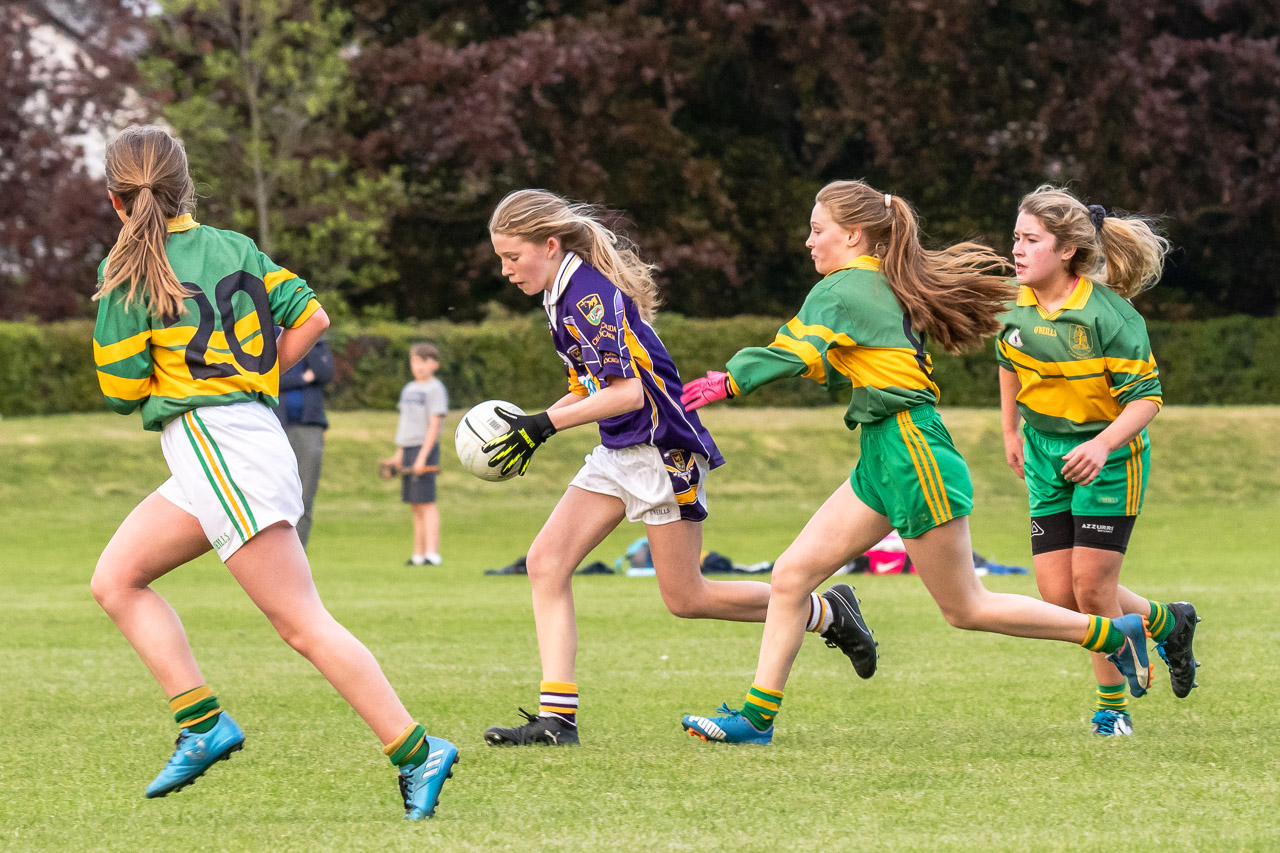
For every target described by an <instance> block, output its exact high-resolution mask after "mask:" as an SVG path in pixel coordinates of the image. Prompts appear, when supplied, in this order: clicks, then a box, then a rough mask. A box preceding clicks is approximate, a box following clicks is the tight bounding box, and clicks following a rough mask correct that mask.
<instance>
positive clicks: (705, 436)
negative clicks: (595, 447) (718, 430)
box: [543, 252, 724, 468]
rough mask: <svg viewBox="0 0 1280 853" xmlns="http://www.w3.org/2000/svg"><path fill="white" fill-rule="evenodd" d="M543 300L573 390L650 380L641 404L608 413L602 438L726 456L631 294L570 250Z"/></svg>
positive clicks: (617, 444) (719, 460) (616, 444)
mask: <svg viewBox="0 0 1280 853" xmlns="http://www.w3.org/2000/svg"><path fill="white" fill-rule="evenodd" d="M543 307H545V308H546V309H547V319H548V321H549V322H550V324H551V340H552V341H553V342H554V344H555V348H556V352H557V353H559V355H560V359H561V360H562V361H563V362H564V366H565V372H566V373H567V374H568V377H569V390H570V391H571V392H572V393H574V394H578V395H581V396H584V397H585V396H587V395H588V394H594V393H595V392H597V391H599V390H600V389H601V388H602V387H604V385H605V380H606V379H608V378H609V377H618V378H620V379H632V378H639V379H640V382H641V384H642V385H643V386H644V405H642V406H641V407H640V408H639V409H638V410H636V411H634V412H627V413H626V414H622V415H615V416H614V417H611V418H605V419H604V420H602V421H600V443H601V444H603V445H604V446H605V447H610V448H614V449H620V448H623V447H632V446H634V445H637V444H651V445H653V446H654V447H656V448H658V449H659V450H661V451H664V452H667V451H678V450H683V451H686V452H689V453H697V454H700V455H702V456H705V457H706V458H707V460H708V462H709V464H710V466H711V467H712V468H716V467H718V466H720V465H722V464H724V457H722V456H721V455H720V451H719V450H718V449H717V448H716V445H715V442H714V441H712V440H711V434H710V433H709V432H707V430H706V428H705V427H703V425H702V422H701V421H700V420H698V416H697V414H695V413H693V412H686V411H685V410H684V407H683V406H681V405H680V391H681V389H682V387H683V383H682V382H681V381H680V374H679V373H677V372H676V366H675V363H674V362H672V360H671V356H670V355H668V354H667V348H666V347H665V346H663V345H662V341H661V340H659V339H658V333H657V332H655V331H654V329H653V327H652V326H650V325H649V324H648V323H647V322H645V321H644V319H642V318H641V316H640V311H639V309H637V308H636V304H635V302H633V301H632V300H631V297H629V296H627V295H626V294H625V293H623V292H622V291H621V290H619V289H618V288H617V286H616V285H614V284H613V282H611V281H609V279H607V278H605V277H604V276H603V275H602V274H601V273H600V271H599V270H597V269H596V268H595V267H593V266H591V265H590V264H588V263H587V262H586V261H584V260H582V258H580V257H578V256H577V255H576V254H574V253H573V252H570V253H568V254H567V255H565V259H564V262H563V263H561V264H560V270H559V271H558V272H557V273H556V278H555V282H554V283H553V284H552V287H551V289H550V290H549V291H547V293H546V294H545V296H544V297H543Z"/></svg>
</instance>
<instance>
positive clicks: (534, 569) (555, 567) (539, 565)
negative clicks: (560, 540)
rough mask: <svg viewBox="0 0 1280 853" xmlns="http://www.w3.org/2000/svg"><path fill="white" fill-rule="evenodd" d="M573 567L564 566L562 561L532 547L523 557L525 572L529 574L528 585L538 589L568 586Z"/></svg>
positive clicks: (553, 555) (543, 550)
mask: <svg viewBox="0 0 1280 853" xmlns="http://www.w3.org/2000/svg"><path fill="white" fill-rule="evenodd" d="M574 568H575V567H574V566H566V565H564V560H563V559H561V558H559V557H558V556H557V555H556V554H554V553H552V552H550V551H548V550H547V549H543V548H538V547H533V548H530V549H529V555H528V556H527V557H525V571H527V572H528V573H529V583H530V584H532V585H534V586H536V587H539V588H546V587H548V586H566V587H567V586H568V585H569V583H570V580H569V579H570V578H571V577H572V575H573V570H574Z"/></svg>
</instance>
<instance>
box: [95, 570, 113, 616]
mask: <svg viewBox="0 0 1280 853" xmlns="http://www.w3.org/2000/svg"><path fill="white" fill-rule="evenodd" d="M115 589H116V588H115V586H114V585H113V584H112V583H111V581H110V580H108V579H107V574H106V572H104V571H102V567H101V566H100V565H99V566H98V568H96V569H95V570H94V572H93V577H91V578H89V592H91V593H92V594H93V600H94V601H96V602H98V606H99V607H101V608H102V609H103V610H107V609H109V607H108V605H109V604H110V603H111V599H112V597H113V596H114V594H115Z"/></svg>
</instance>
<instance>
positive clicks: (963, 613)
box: [938, 600, 982, 631]
mask: <svg viewBox="0 0 1280 853" xmlns="http://www.w3.org/2000/svg"><path fill="white" fill-rule="evenodd" d="M938 606H939V607H940V608H941V609H942V618H944V619H946V620H947V624H948V625H950V626H951V627H952V628H959V629H960V630H961V631H977V630H979V628H980V627H981V625H982V617H981V607H980V606H979V604H978V602H977V601H973V600H967V601H952V602H947V603H946V604H942V603H939V605H938Z"/></svg>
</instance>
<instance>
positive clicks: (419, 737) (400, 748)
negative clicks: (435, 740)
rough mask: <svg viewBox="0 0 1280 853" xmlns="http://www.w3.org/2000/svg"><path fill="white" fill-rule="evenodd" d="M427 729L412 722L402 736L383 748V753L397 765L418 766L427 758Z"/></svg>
mask: <svg viewBox="0 0 1280 853" xmlns="http://www.w3.org/2000/svg"><path fill="white" fill-rule="evenodd" d="M428 752H429V749H428V747H427V730H426V729H424V728H423V727H422V726H420V725H418V724H417V723H410V724H409V727H408V728H406V729H405V730H404V731H403V732H402V733H401V734H400V737H398V738H396V739H395V740H393V741H392V742H391V743H389V744H387V745H386V746H384V747H383V748H382V754H383V755H385V756H386V757H387V758H389V759H391V763H392V764H394V765H395V766H396V767H417V766H418V765H419V764H421V763H422V762H424V761H426V760H427V753H428Z"/></svg>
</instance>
